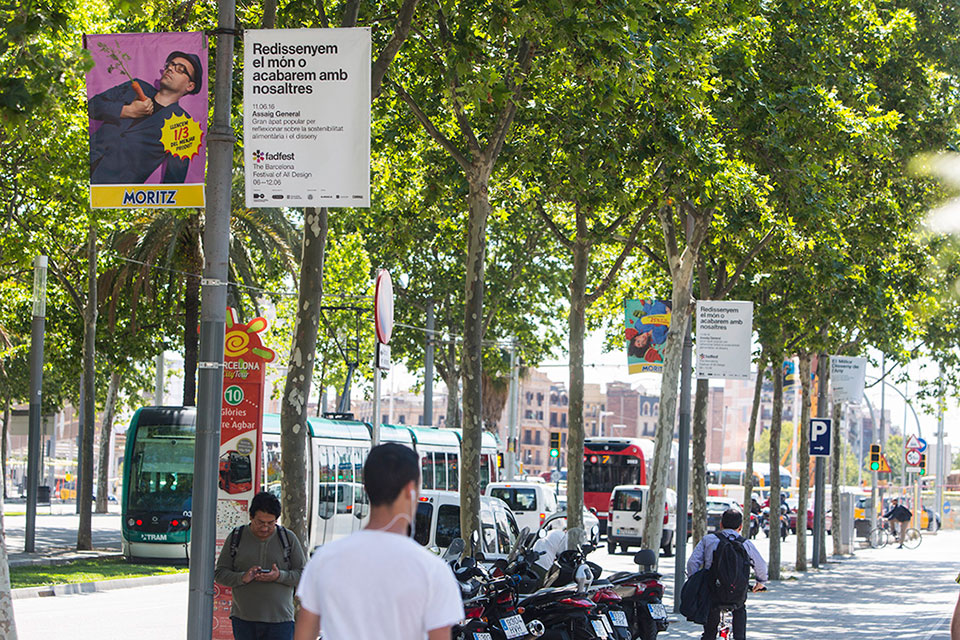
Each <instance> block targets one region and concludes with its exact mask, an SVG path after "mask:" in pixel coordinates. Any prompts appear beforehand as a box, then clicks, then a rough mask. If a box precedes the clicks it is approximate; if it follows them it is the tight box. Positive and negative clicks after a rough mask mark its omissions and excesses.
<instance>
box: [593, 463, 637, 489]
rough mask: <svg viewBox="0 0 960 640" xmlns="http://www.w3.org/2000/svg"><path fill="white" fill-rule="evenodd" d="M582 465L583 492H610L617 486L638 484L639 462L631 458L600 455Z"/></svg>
mask: <svg viewBox="0 0 960 640" xmlns="http://www.w3.org/2000/svg"><path fill="white" fill-rule="evenodd" d="M596 457H597V462H595V463H594V462H590V460H589V456H588V459H587V460H586V461H585V462H584V464H583V490H584V491H589V492H610V491H613V488H614V487H615V486H617V485H618V484H639V483H640V460H639V459H638V458H634V457H631V456H618V455H601V456H596Z"/></svg>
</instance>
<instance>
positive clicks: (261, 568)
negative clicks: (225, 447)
mask: <svg viewBox="0 0 960 640" xmlns="http://www.w3.org/2000/svg"><path fill="white" fill-rule="evenodd" d="M270 571H271V570H270V569H264V568H263V567H260V568H259V569H257V573H270Z"/></svg>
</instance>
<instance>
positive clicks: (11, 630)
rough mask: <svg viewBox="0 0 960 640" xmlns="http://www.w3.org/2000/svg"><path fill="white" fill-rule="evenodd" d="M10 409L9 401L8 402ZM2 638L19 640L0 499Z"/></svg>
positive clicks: (0, 624)
mask: <svg viewBox="0 0 960 640" xmlns="http://www.w3.org/2000/svg"><path fill="white" fill-rule="evenodd" d="M7 404H8V407H9V401H8V403H7ZM0 638H3V639H4V640H17V621H16V619H15V618H14V615H13V592H12V591H11V589H10V565H9V564H8V562H7V536H6V533H5V532H4V528H3V498H2V497H0Z"/></svg>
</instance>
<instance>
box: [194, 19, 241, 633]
mask: <svg viewBox="0 0 960 640" xmlns="http://www.w3.org/2000/svg"><path fill="white" fill-rule="evenodd" d="M217 26H218V29H217V31H216V33H217V59H216V64H217V66H216V74H215V76H216V84H215V87H214V103H213V104H214V106H213V124H212V125H211V126H210V132H209V135H208V136H207V143H208V149H209V153H208V155H207V157H208V168H207V198H206V200H207V210H206V220H205V224H204V229H203V253H204V267H203V277H202V279H201V281H200V284H201V287H202V290H201V304H200V354H199V356H200V357H199V362H198V363H197V368H198V376H197V377H198V385H197V390H198V393H197V418H196V420H197V426H196V449H195V453H194V464H193V469H194V471H193V474H194V475H193V477H194V484H193V502H192V505H193V518H192V520H191V530H190V580H189V595H188V601H187V638H188V640H206V639H207V638H209V637H210V630H211V629H212V628H213V591H214V584H213V570H214V565H215V564H216V560H217V550H216V539H217V490H218V480H219V475H218V474H219V456H220V422H221V420H222V419H223V355H224V336H225V334H226V319H227V278H228V269H227V261H228V255H229V253H228V249H229V241H230V188H231V175H232V174H233V144H234V142H235V141H236V139H235V137H234V134H233V127H232V126H231V124H230V114H231V101H232V98H233V42H234V38H235V34H236V31H235V29H236V26H237V22H236V6H235V4H234V0H219V2H218V16H217Z"/></svg>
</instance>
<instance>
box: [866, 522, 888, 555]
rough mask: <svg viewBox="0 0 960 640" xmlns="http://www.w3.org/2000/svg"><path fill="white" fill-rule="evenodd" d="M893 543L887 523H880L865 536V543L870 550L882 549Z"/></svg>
mask: <svg viewBox="0 0 960 640" xmlns="http://www.w3.org/2000/svg"><path fill="white" fill-rule="evenodd" d="M892 541H893V534H892V533H890V529H889V528H888V523H886V522H881V523H879V524H878V525H877V526H876V527H874V528H873V529H871V530H870V533H868V534H867V543H868V544H869V545H870V548H871V549H882V548H883V547H885V546H887V545H888V544H890V543H891V542H892Z"/></svg>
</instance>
